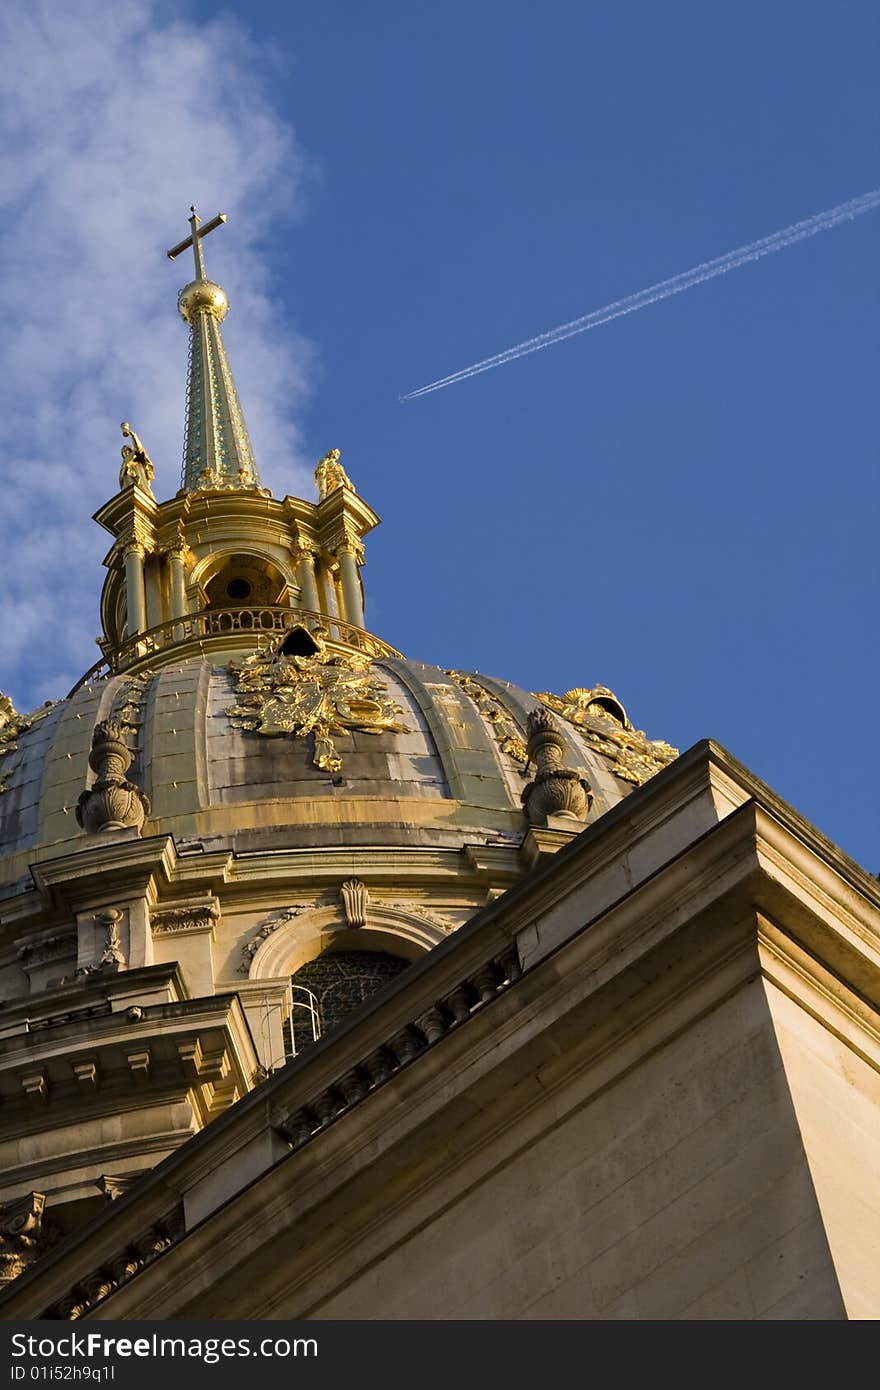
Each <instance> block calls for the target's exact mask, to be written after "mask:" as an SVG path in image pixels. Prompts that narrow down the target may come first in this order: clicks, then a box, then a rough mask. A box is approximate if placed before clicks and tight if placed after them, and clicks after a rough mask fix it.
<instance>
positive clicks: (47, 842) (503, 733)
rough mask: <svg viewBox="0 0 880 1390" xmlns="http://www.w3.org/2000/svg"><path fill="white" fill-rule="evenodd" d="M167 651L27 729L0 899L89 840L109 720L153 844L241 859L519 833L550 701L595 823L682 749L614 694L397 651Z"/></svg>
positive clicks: (8, 764)
mask: <svg viewBox="0 0 880 1390" xmlns="http://www.w3.org/2000/svg"><path fill="white" fill-rule="evenodd" d="M299 631H304V629H299ZM282 645H283V644H282ZM287 646H288V647H289V646H290V643H289V642H288V643H287ZM172 658H173V649H172V650H171V651H169V652H167V653H165V659H166V662H167V664H165V665H163V666H161V668H160V669H158V670H150V669H149V668H148V669H146V670H143V669H141V670H138V671H136V672H135V673H133V674H126V673H119V674H110V675H106V676H104V677H103V678H99V679H94V680H92V681H88V682H86V683H85V684H82V685H81V686H80V687H79V688H78V689H76V690H75V691H74V692H73V693H72V694H71V696H70V697H69V698H67V699H65V700H61V701H59V702H57V703H56V704H54V705H51V706H48V707H46V708H44V709H43V710H41V711H38V712H37V713H36V715H32V716H29V717H28V720H27V721H25V724H26V725H27V726H26V727H22V728H21V729H20V731H19V732H18V733H17V735H16V740H15V742H16V745H17V746H16V747H14V748H12V749H10V751H9V752H8V753H7V754H6V756H5V757H4V760H3V779H4V786H5V791H4V795H3V796H2V797H0V846H2V849H0V866H2V867H0V893H2V894H8V893H9V892H10V891H14V887H15V884H16V882H18V881H20V879H21V876H22V872H26V866H25V861H28V862H30V861H31V859H32V858H33V857H36V858H39V857H41V856H42V855H44V854H52V855H56V854H59V853H61V852H64V851H69V850H74V849H76V848H78V847H80V846H82V847H85V845H86V844H88V843H94V836H93V835H90V834H89V832H88V831H87V830H86V829H84V828H82V827H81V826H80V825H79V824H78V823H77V818H76V808H77V804H78V802H79V799H80V798H81V797H82V796H83V794H84V793H85V792H86V791H87V789H88V787H89V786H90V785H92V784H93V783H94V782H95V780H96V778H95V768H94V764H92V765H91V766H90V752H91V750H92V745H93V740H94V738H95V733H96V729H97V728H98V726H99V724H101V723H102V722H104V723H106V722H107V721H111V722H112V723H113V724H114V725H116V726H118V727H120V728H121V729H122V730H124V733H125V738H126V741H127V743H128V746H129V749H130V750H131V753H132V763H131V766H130V767H129V769H128V772H127V776H128V778H129V779H130V780H131V781H132V782H133V783H134V784H135V785H136V786H137V787H138V788H140V790H141V791H142V792H143V793H144V795H145V798H146V800H147V802H148V804H149V810H148V812H147V814H146V818H145V820H144V822H143V826H142V830H141V834H142V835H143V836H160V835H171V836H173V837H174V838H175V840H176V841H177V842H178V844H179V845H182V846H186V845H188V844H191V843H198V844H199V845H201V846H202V847H203V848H204V850H205V851H210V850H215V849H222V850H225V851H231V852H233V853H236V854H241V853H253V852H256V851H267V850H278V849H292V850H306V849H317V848H321V847H329V846H333V845H335V846H346V845H349V846H358V847H364V846H370V845H376V846H379V845H382V846H391V845H399V846H401V847H405V846H419V847H422V848H425V847H431V846H434V847H442V846H451V845H462V844H465V843H469V842H471V841H473V840H474V839H475V838H477V839H483V840H487V841H492V840H495V841H498V842H501V843H504V842H508V843H517V842H518V841H519V840H520V839H521V838H522V836H523V834H524V832H525V830H526V828H527V820H526V816H525V814H524V809H523V802H522V794H523V790H524V788H525V787H526V786H527V784H528V781H529V767H528V756H527V752H526V740H527V728H528V719H529V715H530V714H531V713H533V712H534V711H536V710H538V709H551V710H553V713H554V715H555V719H554V723H555V727H556V729H557V730H558V733H559V735H560V737H561V739H562V743H563V753H562V759H561V761H562V763H563V764H564V766H565V767H566V768H568V769H570V770H572V771H576V772H578V773H579V774H580V775H581V776H582V777H583V778H584V780H585V782H586V783H587V785H588V787H589V792H590V807H589V811H588V813H587V815H586V817H585V822H586V823H588V822H592V821H593V820H595V819H597V818H598V817H599V816H601V815H603V814H604V812H605V811H607V810H609V809H610V808H611V807H612V806H614V805H615V804H616V803H617V802H619V801H620V800H621V799H622V797H624V796H625V795H626V794H627V792H628V791H630V790H631V788H632V787H633V785H635V784H637V783H638V782H641V781H643V780H645V778H646V776H647V775H650V774H651V773H652V772H654V771H657V770H659V768H660V767H661V766H662V765H663V763H664V762H665V761H668V760H669V758H670V757H671V755H672V751H673V750H671V749H667V746H666V745H663V744H658V743H649V742H648V741H647V740H646V739H645V738H644V736H643V735H640V734H638V733H637V732H636V731H634V730H633V729H632V726H631V725H630V724H629V721H628V720H627V718H626V715H625V713H624V711H623V708H622V706H621V705H620V704H619V703H618V702H617V701H616V699H615V697H614V696H613V695H612V694H611V692H610V691H608V690H606V689H605V688H604V687H596V688H595V689H594V690H589V689H583V688H581V689H577V690H573V691H570V692H568V694H567V695H566V696H564V697H558V698H557V697H554V696H552V695H550V694H546V693H545V694H544V695H543V697H539V696H537V695H534V694H530V693H529V692H527V691H525V690H521V689H519V688H518V687H516V686H514V685H511V684H510V683H509V682H507V681H503V680H498V679H493V678H490V677H487V676H483V675H480V674H477V673H463V672H458V671H447V670H443V669H441V668H440V667H437V666H430V665H426V664H424V663H422V662H417V661H410V660H406V659H404V658H402V657H394V656H384V657H382V658H380V659H374V660H371V659H369V658H368V657H365V656H363V655H359V656H354V655H349V656H345V655H343V654H341V653H340V651H338V650H337V651H336V652H335V653H332V652H331V653H329V654H327V653H325V654H324V657H323V659H322V658H321V657H319V656H318V655H317V654H315V653H313V654H312V655H308V654H306V655H303V656H297V655H296V654H293V655H290V654H289V652H284V651H283V650H280V649H279V647H278V644H276V647H275V648H274V649H271V648H270V649H269V650H268V651H266V650H265V649H264V650H263V651H262V653H261V654H259V655H258V656H257V658H256V659H255V658H254V654H253V653H250V655H247V654H245V653H244V652H239V653H238V654H236V653H234V652H233V653H229V654H227V653H225V652H220V653H218V656H217V659H213V660H212V659H210V658H209V657H207V656H201V655H197V656H191V655H190V656H187V655H184V656H182V657H181V658H180V659H178V660H176V661H175V660H173V659H172ZM294 663H295V664H294ZM292 678H293V679H292ZM318 705H320V706H321V708H322V715H321V717H320V718H316V716H315V709H316V707H317V706H318ZM309 725H310V727H307V726H309ZM316 725H318V726H319V727H317V730H316ZM324 725H326V729H325V731H324V732H322V727H323V726H324ZM533 771H534V768H532V772H533ZM575 828H577V829H581V828H582V825H578V826H576V827H575Z"/></svg>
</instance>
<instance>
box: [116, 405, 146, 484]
mask: <svg viewBox="0 0 880 1390" xmlns="http://www.w3.org/2000/svg"><path fill="white" fill-rule="evenodd" d="M119 428H120V429H121V430H122V433H123V435H124V436H125V437H126V438H127V439H130V440H131V443H130V444H123V446H122V467H121V468H120V470H119V486H120V487H142V488H143V489H144V491H145V492H151V491H152V488H151V487H150V483H151V482H152V481H153V461H152V459H151V458H150V456H149V454H148V453H147V451H146V449H145V448H144V446H143V444H142V443H141V440H140V438H139V437H138V435H136V434H135V432H134V430H133V429H132V427H131V425H130V424H129V423H128V421H127V420H123V422H122V424H121V425H120V426H119Z"/></svg>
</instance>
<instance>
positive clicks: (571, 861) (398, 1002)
mask: <svg viewBox="0 0 880 1390" xmlns="http://www.w3.org/2000/svg"><path fill="white" fill-rule="evenodd" d="M553 833H554V832H552V831H551V830H541V829H535V830H533V831H529V832H528V834H529V836H534V837H535V838H536V839H537V840H538V841H540V840H541V838H542V837H544V838H545V846H546V843H547V842H546V837H547V836H548V835H552V834H553ZM535 855H536V861H535V867H534V868H533V869H532V871H531V872H530V873H528V874H527V875H526V876H525V877H524V878H523V879H522V881H521V882H520V883H518V884H517V885H516V886H514V887H512V888H510V889H509V890H508V892H506V893H505V894H504V895H502V896H501V897H499V898H498V899H497V900H495V901H493V902H492V903H491V904H489V905H488V906H486V907H484V908H483V909H482V910H481V911H480V912H478V913H477V914H476V915H475V916H474V917H473V918H472V919H471V920H470V921H469V922H468V923H467V924H466V925H464V926H462V927H460V928H459V929H458V930H456V931H455V932H453V933H452V934H450V935H449V936H447V937H446V939H444V940H443V941H442V942H441V943H439V944H438V945H437V946H436V947H435V948H434V949H433V950H432V951H430V952H429V953H428V954H426V955H424V956H422V958H421V959H420V960H419V961H418V962H417V963H415V964H414V965H413V966H412V967H411V968H410V969H409V970H407V971H405V972H404V973H403V974H402V975H401V976H400V977H399V979H398V981H397V982H396V984H395V985H394V987H393V988H390V989H386V990H384V991H382V993H381V994H380V995H378V996H375V1002H373V1003H372V1004H371V1003H370V1001H367V1003H366V1004H364V1005H363V1006H362V1007H361V1009H360V1010H359V1011H358V1012H357V1013H356V1014H355V1015H353V1016H352V1018H351V1020H350V1022H349V1023H347V1024H343V1026H342V1027H341V1028H339V1029H337V1030H336V1031H335V1032H333V1033H332V1034H330V1035H328V1036H327V1037H325V1038H324V1039H322V1040H321V1041H320V1042H319V1043H317V1044H315V1046H314V1047H313V1048H312V1049H310V1050H308V1051H306V1052H305V1053H304V1054H303V1055H302V1056H301V1057H299V1058H297V1059H296V1060H295V1061H294V1062H293V1063H291V1064H290V1065H289V1066H287V1067H286V1068H284V1069H283V1070H281V1071H279V1072H277V1073H276V1074H274V1075H273V1076H271V1077H269V1078H268V1079H267V1080H265V1081H264V1082H263V1083H262V1084H261V1085H260V1086H259V1087H258V1088H257V1089H256V1090H255V1091H253V1092H252V1093H251V1094H250V1095H249V1096H247V1097H245V1098H243V1099H242V1100H241V1101H240V1102H239V1103H238V1104H237V1105H235V1106H233V1107H232V1108H231V1109H228V1110H227V1111H226V1112H225V1113H224V1114H223V1115H221V1116H220V1117H219V1118H218V1119H217V1120H216V1121H214V1123H212V1124H211V1125H210V1126H209V1127H208V1128H207V1129H206V1130H205V1131H204V1132H203V1133H202V1134H200V1135H199V1136H198V1137H197V1138H196V1139H194V1140H192V1141H190V1143H189V1144H186V1145H184V1146H183V1147H181V1148H179V1149H177V1150H176V1151H175V1152H174V1153H173V1154H171V1155H170V1156H169V1157H168V1158H166V1159H165V1160H164V1162H163V1163H161V1164H160V1165H159V1167H158V1168H157V1169H155V1170H154V1171H153V1172H152V1173H151V1174H148V1175H145V1176H144V1177H143V1178H142V1179H141V1180H140V1181H139V1182H138V1183H136V1184H135V1185H133V1186H132V1187H131V1188H129V1190H128V1191H127V1193H126V1194H125V1195H124V1196H123V1197H122V1198H120V1199H118V1200H117V1201H116V1202H115V1203H114V1204H113V1205H112V1207H109V1208H107V1209H106V1210H105V1212H104V1213H103V1216H102V1218H101V1219H100V1220H99V1221H98V1222H95V1223H93V1224H92V1226H91V1228H90V1229H89V1231H88V1232H87V1233H84V1234H83V1236H82V1238H81V1239H80V1240H79V1241H78V1242H74V1243H73V1244H72V1245H68V1246H67V1248H66V1249H65V1250H64V1251H63V1252H61V1253H60V1254H57V1255H54V1254H52V1253H51V1252H50V1253H49V1254H48V1255H47V1256H46V1257H44V1259H43V1261H42V1262H41V1264H40V1265H37V1266H34V1267H33V1268H32V1269H31V1270H30V1271H28V1272H26V1273H24V1274H23V1275H22V1276H21V1277H20V1278H19V1279H18V1280H17V1281H16V1282H15V1284H14V1285H10V1287H9V1289H8V1290H7V1291H6V1293H5V1294H4V1295H3V1296H2V1297H0V1310H2V1314H3V1316H6V1317H19V1318H24V1317H37V1316H51V1317H66V1316H81V1317H85V1318H87V1319H118V1318H131V1317H139V1318H163V1319H164V1318H182V1317H205V1316H209V1315H210V1316H211V1317H220V1318H223V1317H234V1316H241V1317H256V1318H312V1319H323V1318H331V1319H332V1318H355V1319H376V1318H381V1319H394V1318H407V1319H418V1318H430V1319H444V1318H461V1317H468V1318H473V1317H476V1318H491V1319H511V1318H514V1319H519V1318H533V1317H534V1318H543V1319H582V1320H593V1319H599V1320H604V1319H632V1320H638V1319H653V1320H657V1319H661V1320H665V1319H681V1318H684V1319H695V1320H697V1319H711V1320H715V1319H719V1318H724V1319H754V1318H758V1319H798V1320H800V1319H810V1320H813V1319H839V1318H874V1317H876V1316H877V1315H878V1313H880V1289H878V1281H877V1278H876V1261H875V1257H874V1252H875V1251H876V1248H877V1242H878V1239H880V1203H878V1202H877V1201H876V1200H875V1198H874V1190H875V1186H876V1185H875V1184H873V1183H872V1181H871V1173H872V1171H873V1165H874V1163H875V1160H876V1154H877V1151H878V1141H880V1105H878V1101H880V1096H878V1091H877V1088H876V1086H875V1084H874V1081H875V1074H876V1066H877V1062H878V1061H880V1057H878V1054H877V1049H876V1041H875V1040H876V1005H875V1004H871V1003H869V999H872V998H873V999H874V1000H876V999H877V998H878V997H880V890H878V886H877V882H876V879H874V878H872V877H871V876H870V875H868V874H867V873H865V872H863V871H862V870H859V869H858V868H857V866H855V865H853V864H852V863H851V862H850V861H848V860H846V859H845V857H844V856H843V855H841V854H840V853H839V851H837V850H836V849H835V848H834V847H833V846H832V845H830V844H829V843H828V842H826V841H824V840H823V839H822V837H821V835H819V834H818V832H816V831H815V830H814V829H813V828H812V827H811V826H809V825H808V824H807V823H805V822H804V821H802V820H801V819H800V818H799V817H798V816H797V815H796V814H795V813H794V812H793V811H791V810H790V808H789V807H787V806H786V805H785V803H783V802H781V801H780V800H779V799H778V798H776V797H774V796H773V794H772V793H771V792H769V790H768V789H767V788H766V787H764V786H762V784H760V783H759V782H757V781H756V780H755V779H754V778H752V777H751V776H750V775H749V774H748V773H747V772H745V770H744V769H742V768H741V767H739V766H738V765H737V764H736V763H735V762H734V761H733V760H732V759H730V758H729V757H728V756H727V755H726V754H725V753H724V752H723V750H720V749H718V748H717V747H715V746H714V745H710V744H702V745H697V746H696V747H695V748H693V749H691V750H690V751H689V752H688V753H687V754H685V755H684V756H683V757H682V758H680V759H679V760H678V762H677V763H675V764H674V765H673V766H672V767H670V768H669V769H668V770H667V771H666V772H665V773H663V774H662V776H660V777H658V778H656V779H654V780H653V781H652V782H651V783H649V784H648V785H647V786H645V787H643V788H641V789H640V790H639V791H638V792H636V793H634V794H633V795H632V796H631V797H630V798H629V799H628V800H627V801H626V802H624V803H622V804H621V805H620V806H619V807H618V808H617V809H616V810H615V811H612V812H609V813H608V814H607V815H606V816H605V817H603V818H602V820H601V821H599V822H597V823H596V824H595V825H594V826H591V827H589V828H588V829H586V830H584V831H583V832H582V833H581V834H580V835H578V836H576V837H574V838H569V839H568V840H567V841H566V843H565V844H564V845H563V846H562V847H561V848H560V847H558V846H557V849H556V852H552V851H549V850H547V849H546V848H545V852H544V853H543V855H542V854H541V850H540V844H538V845H537V846H536V847H535ZM273 935H275V934H273ZM271 941H272V937H270V938H268V939H267V942H266V945H265V947H264V948H263V949H265V950H269V949H271ZM171 1198H175V1199H176V1200H177V1202H178V1203H179V1205H180V1208H181V1210H182V1213H183V1217H182V1224H181V1225H180V1227H179V1228H178V1232H177V1235H176V1237H175V1238H174V1239H173V1240H172V1239H171V1238H170V1237H169V1238H168V1243H167V1245H166V1246H164V1247H163V1250H162V1251H161V1252H160V1254H159V1255H158V1257H157V1258H156V1259H154V1260H153V1261H152V1263H150V1264H149V1265H147V1266H145V1267H142V1268H141V1267H138V1268H136V1269H133V1270H132V1271H131V1272H130V1273H128V1274H127V1275H126V1276H125V1277H124V1278H117V1277H116V1276H115V1275H114V1273H113V1271H114V1269H115V1268H116V1265H115V1264H114V1261H118V1260H119V1259H120V1256H121V1254H124V1252H125V1251H126V1250H130V1249H131V1248H132V1242H133V1241H135V1239H136V1237H138V1233H141V1232H143V1231H147V1230H152V1229H155V1228H156V1223H159V1224H160V1225H161V1222H162V1221H163V1220H167V1216H166V1213H165V1208H166V1207H168V1203H169V1200H170V1199H171ZM163 1229H164V1228H163ZM294 1232H295V1233H296V1239H295V1240H294V1239H292V1235H293V1233H294ZM89 1289H97V1290H98V1293H97V1294H96V1295H94V1296H92V1295H90V1294H89ZM71 1308H73V1309H75V1310H76V1312H74V1313H71V1311H70V1310H71Z"/></svg>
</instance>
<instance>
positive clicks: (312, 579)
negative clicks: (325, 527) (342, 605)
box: [296, 550, 321, 613]
mask: <svg viewBox="0 0 880 1390" xmlns="http://www.w3.org/2000/svg"><path fill="white" fill-rule="evenodd" d="M296 577H297V579H298V580H299V587H300V589H301V590H302V601H303V607H304V608H309V609H311V611H312V612H313V613H320V611H321V600H320V598H319V596H318V580H317V577H316V575H315V555H314V552H313V551H311V550H300V551H299V552H298V554H297V560H296Z"/></svg>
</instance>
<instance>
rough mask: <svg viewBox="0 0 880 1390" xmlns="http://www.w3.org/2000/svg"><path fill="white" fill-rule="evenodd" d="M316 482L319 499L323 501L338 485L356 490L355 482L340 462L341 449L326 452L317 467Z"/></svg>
mask: <svg viewBox="0 0 880 1390" xmlns="http://www.w3.org/2000/svg"><path fill="white" fill-rule="evenodd" d="M315 482H316V483H317V484H318V501H319V502H323V501H324V498H325V497H329V496H330V493H331V492H335V491H336V489H337V488H338V487H347V488H350V489H351V491H352V492H354V491H355V488H354V484H353V483H352V481H351V478H349V476H348V474H347V473H346V471H345V469H344V468H343V466H342V464H341V463H340V462H339V450H338V449H331V450H330V452H329V454H325V455H324V457H323V458H322V459H321V461H320V462H319V464H318V466H317V468H316V469H315Z"/></svg>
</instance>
